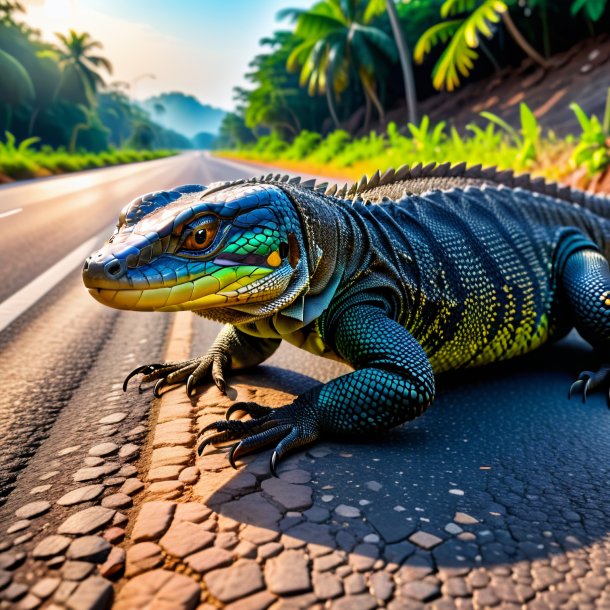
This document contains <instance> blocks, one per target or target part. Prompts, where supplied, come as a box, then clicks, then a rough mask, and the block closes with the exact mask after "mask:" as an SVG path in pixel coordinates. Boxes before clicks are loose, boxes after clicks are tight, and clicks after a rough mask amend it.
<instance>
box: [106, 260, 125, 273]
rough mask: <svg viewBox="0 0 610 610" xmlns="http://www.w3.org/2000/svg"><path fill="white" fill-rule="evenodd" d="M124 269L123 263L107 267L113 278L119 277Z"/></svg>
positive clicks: (115, 263) (107, 271)
mask: <svg viewBox="0 0 610 610" xmlns="http://www.w3.org/2000/svg"><path fill="white" fill-rule="evenodd" d="M122 269H123V268H122V266H121V263H119V261H114V262H113V263H111V264H110V265H107V266H106V273H107V274H108V275H110V276H111V277H116V276H117V275H120V273H121V271H122Z"/></svg>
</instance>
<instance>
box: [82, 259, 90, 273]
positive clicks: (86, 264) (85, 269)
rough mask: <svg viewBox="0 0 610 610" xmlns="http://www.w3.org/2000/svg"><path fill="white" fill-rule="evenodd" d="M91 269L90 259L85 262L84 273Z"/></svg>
mask: <svg viewBox="0 0 610 610" xmlns="http://www.w3.org/2000/svg"><path fill="white" fill-rule="evenodd" d="M88 269H89V259H87V260H86V261H85V266H84V267H83V271H87V270H88Z"/></svg>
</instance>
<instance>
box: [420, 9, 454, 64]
mask: <svg viewBox="0 0 610 610" xmlns="http://www.w3.org/2000/svg"><path fill="white" fill-rule="evenodd" d="M463 21H464V20H463V19H455V20H453V21H444V22H443V23H437V24H436V25H433V26H432V27H431V28H428V29H427V30H426V31H425V32H424V33H423V34H422V35H421V36H420V38H419V40H418V41H417V44H416V45H415V49H414V50H413V58H414V59H415V61H416V62H417V63H422V62H423V61H424V58H425V56H426V55H427V54H428V53H430V51H431V50H432V47H435V46H436V45H437V44H439V43H445V42H447V41H448V40H449V39H450V38H451V37H452V36H453V35H454V34H455V33H456V32H457V30H458V29H459V27H460V25H461V24H462V23H463Z"/></svg>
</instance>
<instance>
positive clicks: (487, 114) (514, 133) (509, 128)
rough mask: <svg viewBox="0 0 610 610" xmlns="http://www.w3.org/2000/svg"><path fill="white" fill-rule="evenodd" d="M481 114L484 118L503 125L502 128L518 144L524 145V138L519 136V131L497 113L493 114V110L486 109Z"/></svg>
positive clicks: (499, 125) (500, 125)
mask: <svg viewBox="0 0 610 610" xmlns="http://www.w3.org/2000/svg"><path fill="white" fill-rule="evenodd" d="M481 116H482V117H483V118H484V119H487V120H488V121H490V122H492V123H494V124H495V125H497V126H498V127H501V128H502V129H504V131H506V133H507V134H508V135H509V136H510V137H511V138H512V139H513V140H514V142H515V144H516V145H517V146H519V147H520V146H522V145H523V140H522V139H521V138H520V137H519V134H518V133H517V131H516V130H515V129H514V128H513V127H512V126H511V125H509V124H508V123H507V122H506V121H505V120H504V119H502V118H500V117H499V116H498V115H497V114H493V113H491V112H487V111H484V112H481Z"/></svg>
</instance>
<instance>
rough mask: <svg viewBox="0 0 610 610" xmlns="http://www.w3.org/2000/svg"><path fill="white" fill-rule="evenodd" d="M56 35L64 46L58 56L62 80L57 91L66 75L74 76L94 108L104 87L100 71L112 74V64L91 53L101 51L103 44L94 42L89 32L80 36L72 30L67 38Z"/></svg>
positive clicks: (62, 35)
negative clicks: (97, 94) (100, 89)
mask: <svg viewBox="0 0 610 610" xmlns="http://www.w3.org/2000/svg"><path fill="white" fill-rule="evenodd" d="M55 35H56V36H57V38H58V39H59V41H60V42H61V44H62V46H61V47H60V48H59V54H58V59H59V62H60V65H61V67H62V78H61V79H60V82H59V83H58V88H57V91H58V92H59V90H60V89H61V87H62V86H63V84H64V82H65V79H64V75H73V76H75V77H76V79H77V82H78V83H79V84H80V85H81V87H82V88H83V91H84V93H85V97H86V98H87V100H88V101H89V104H90V105H91V106H93V105H94V104H95V93H96V92H97V89H98V87H100V86H103V85H104V79H103V78H102V76H101V75H100V72H99V71H100V69H102V68H103V69H104V70H106V72H108V73H109V74H112V64H111V63H110V62H109V61H108V60H107V59H106V58H105V57H100V56H99V55H93V54H92V53H91V52H92V51H93V50H94V49H101V48H102V43H101V42H98V41H96V40H92V39H91V36H90V34H88V33H87V32H83V33H82V34H78V33H77V32H76V31H74V30H70V31H69V33H68V35H67V36H66V35H64V34H59V33H57V34H55Z"/></svg>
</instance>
